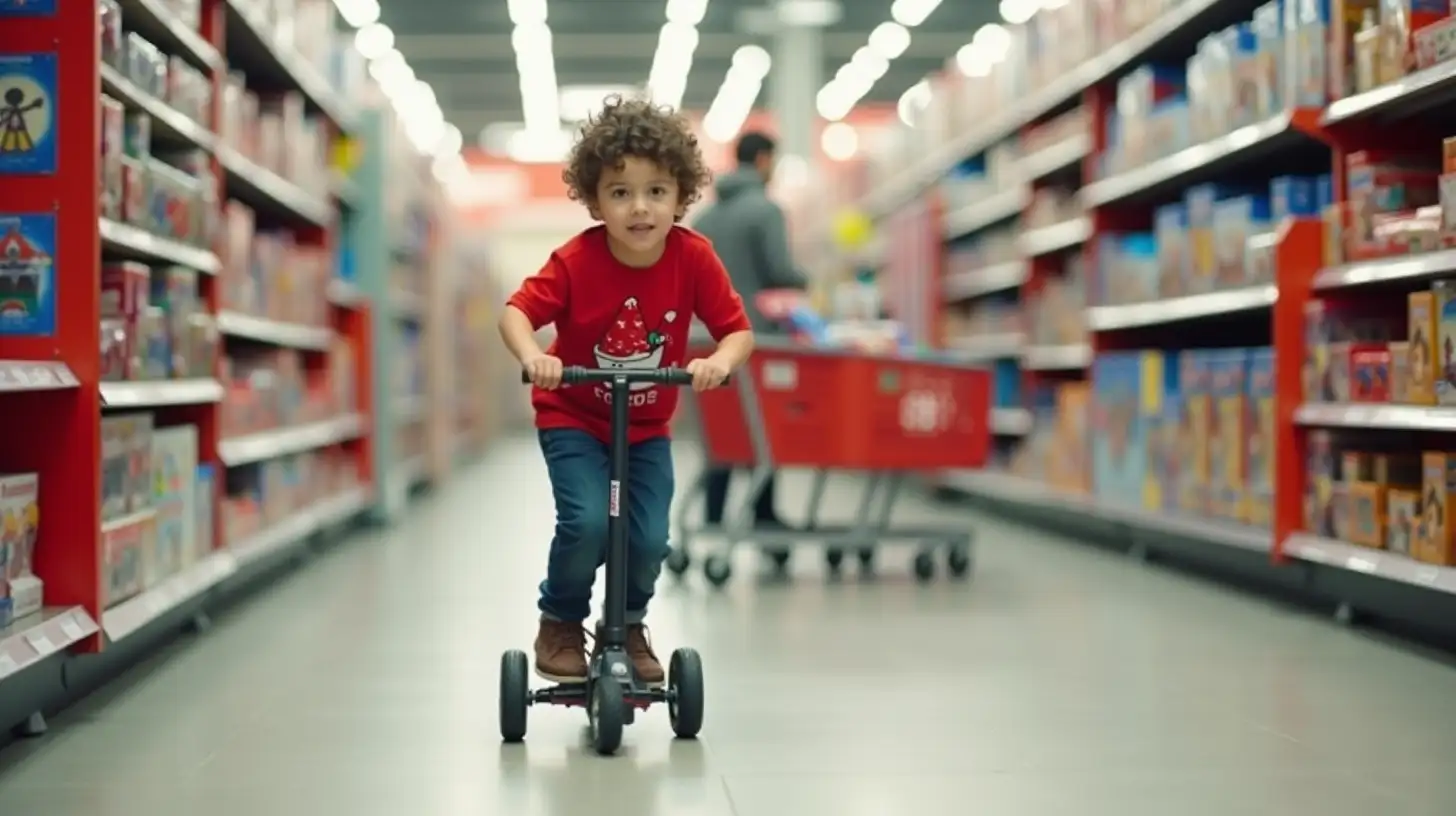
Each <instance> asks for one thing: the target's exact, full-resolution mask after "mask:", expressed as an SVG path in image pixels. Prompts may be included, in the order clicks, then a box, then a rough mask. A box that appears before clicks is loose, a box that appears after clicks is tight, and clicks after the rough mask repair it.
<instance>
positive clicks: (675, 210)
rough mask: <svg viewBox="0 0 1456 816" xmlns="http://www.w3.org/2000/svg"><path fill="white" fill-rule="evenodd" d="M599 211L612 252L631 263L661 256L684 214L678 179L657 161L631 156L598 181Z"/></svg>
mask: <svg viewBox="0 0 1456 816" xmlns="http://www.w3.org/2000/svg"><path fill="white" fill-rule="evenodd" d="M596 214H597V216H598V217H600V218H601V219H602V223H604V224H606V227H607V236H608V237H609V238H610V239H611V246H612V254H613V255H615V256H616V257H617V260H619V261H621V262H622V263H624V264H627V265H628V266H651V265H652V264H654V263H656V262H657V259H658V258H660V257H662V248H663V246H665V243H666V241H667V234H668V231H669V230H671V229H672V225H673V223H674V222H675V220H676V218H677V217H678V216H680V215H682V204H681V196H679V195H678V188H677V181H676V180H675V179H673V177H672V174H671V173H669V172H668V171H667V169H666V168H664V167H661V166H659V165H658V164H657V163H656V162H652V161H649V160H647V159H640V158H637V157H635V156H628V157H627V159H626V161H624V162H623V163H622V166H621V167H620V168H610V167H609V168H607V169H605V170H604V171H603V172H602V179H601V181H600V182H599V183H598V184H597V200H596Z"/></svg>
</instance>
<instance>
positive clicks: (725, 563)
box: [703, 555, 733, 587]
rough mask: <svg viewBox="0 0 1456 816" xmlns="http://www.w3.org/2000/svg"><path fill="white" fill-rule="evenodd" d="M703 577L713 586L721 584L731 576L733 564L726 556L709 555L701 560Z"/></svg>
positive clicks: (726, 581)
mask: <svg viewBox="0 0 1456 816" xmlns="http://www.w3.org/2000/svg"><path fill="white" fill-rule="evenodd" d="M703 577H704V578H707V579H708V583H710V584H712V585H713V586H715V587H720V586H723V585H724V584H726V583H728V579H729V578H731V577H733V564H732V563H731V562H729V560H728V558H727V557H726V556H722V555H710V556H708V559H707V560H706V561H704V562H703Z"/></svg>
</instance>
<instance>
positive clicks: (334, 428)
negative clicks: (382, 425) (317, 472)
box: [217, 414, 364, 467]
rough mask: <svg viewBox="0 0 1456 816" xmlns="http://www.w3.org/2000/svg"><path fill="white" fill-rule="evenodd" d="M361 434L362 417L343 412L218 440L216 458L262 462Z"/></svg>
mask: <svg viewBox="0 0 1456 816" xmlns="http://www.w3.org/2000/svg"><path fill="white" fill-rule="evenodd" d="M363 434H364V417H363V416H362V415H360V414H346V415H344V416H341V417H337V418H335V419H326V420H323V421H322V422H311V423H309V424H307V425H298V426H295V427H292V428H280V429H278V430H274V431H260V432H258V433H253V434H248V435H247V436H238V437H233V438H232V439H224V440H222V441H220V442H218V445H217V453H218V458H219V459H221V460H222V463H223V464H224V465H226V466H227V467H237V466H239V465H249V464H252V463H254V462H264V461H267V460H269V459H276V458H278V457H280V456H288V455H290V454H294V453H303V452H305V451H312V450H318V449H320V448H327V447H329V446H330V445H337V444H338V443H340V442H348V441H349V440H351V439H357V438H359V437H360V436H362V435H363Z"/></svg>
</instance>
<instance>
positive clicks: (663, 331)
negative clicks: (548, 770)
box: [500, 97, 753, 685]
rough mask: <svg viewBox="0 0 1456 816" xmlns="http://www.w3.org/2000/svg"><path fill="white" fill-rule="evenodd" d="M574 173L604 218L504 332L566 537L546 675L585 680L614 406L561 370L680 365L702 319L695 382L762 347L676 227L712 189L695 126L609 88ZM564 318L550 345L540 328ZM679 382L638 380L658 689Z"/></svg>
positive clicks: (643, 546) (546, 274) (717, 277)
mask: <svg viewBox="0 0 1456 816" xmlns="http://www.w3.org/2000/svg"><path fill="white" fill-rule="evenodd" d="M563 177H564V179H565V181H566V183H567V186H568V187H569V188H570V194H571V197H572V199H573V200H575V201H579V202H581V203H582V204H584V205H586V208H587V211H588V212H589V213H591V216H592V218H593V219H595V220H597V221H599V222H601V223H600V225H597V226H593V227H592V228H590V229H588V230H586V231H585V232H583V233H581V234H580V235H578V236H576V237H575V238H572V239H571V240H570V241H567V242H566V244H565V245H563V246H562V247H561V248H559V249H557V250H556V251H555V252H553V253H551V258H550V260H548V261H547V262H546V265H545V267H543V268H542V269H541V271H540V272H538V273H537V274H536V275H535V276H533V277H531V278H528V279H527V280H526V281H525V282H524V283H522V284H521V288H520V289H519V290H518V291H517V292H516V293H515V294H514V295H512V296H511V298H510V300H509V301H507V306H506V308H505V313H504V314H503V315H501V320H500V332H501V337H502V338H503V339H504V340H505V344H506V346H507V347H508V348H509V349H510V351H511V353H512V354H514V355H515V356H516V359H517V360H519V361H520V362H521V366H522V367H523V368H524V369H525V371H526V372H527V373H528V374H529V376H530V378H531V382H532V383H533V384H534V386H535V387H534V388H533V389H532V393H531V404H532V406H533V407H534V408H535V410H536V427H537V429H538V435H539V437H540V441H541V452H542V454H543V455H544V456H545V458H546V470H547V473H548V475H549V477H550V479H551V491H552V494H553V496H554V497H555V501H556V535H555V537H554V538H553V539H552V540H551V553H550V557H549V559H548V561H547V566H546V580H545V581H543V582H542V583H541V599H540V602H539V608H540V610H541V624H540V630H539V632H538V634H537V635H536V673H537V674H539V675H540V676H542V677H544V678H546V679H547V680H551V681H554V682H558V683H579V682H583V681H585V680H586V676H587V656H586V633H585V630H584V628H583V622H584V621H585V620H586V618H587V616H588V615H589V614H590V612H591V596H592V585H593V584H594V583H595V580H596V572H597V568H598V567H599V566H601V565H602V564H603V563H604V561H605V558H606V550H607V498H608V474H607V469H608V459H607V456H608V448H607V445H608V442H609V439H610V436H609V424H610V415H609V410H610V409H609V404H608V399H609V398H610V396H611V393H610V390H609V389H608V387H607V386H606V385H604V384H603V385H596V386H577V387H572V388H560V389H559V390H558V387H559V386H560V385H561V373H562V367H563V366H586V367H589V368H605V367H625V368H645V369H651V368H669V367H680V366H683V362H684V353H685V351H686V345H687V340H688V326H689V324H690V323H691V322H692V318H693V317H694V316H696V317H697V318H698V319H699V320H700V321H702V322H703V324H704V325H705V326H706V327H707V329H708V331H709V332H710V333H711V334H712V335H713V339H714V340H716V341H717V348H716V350H715V351H714V352H713V354H712V355H711V356H709V357H705V358H701V359H696V360H692V361H689V362H687V364H686V366H685V367H686V369H687V370H688V371H689V372H691V373H692V375H693V390H694V391H705V390H708V389H710V388H716V387H718V386H719V385H721V384H722V383H723V382H724V380H725V379H727V377H728V374H729V372H731V371H733V369H735V368H737V367H738V366H740V365H741V364H742V363H743V361H744V360H745V359H747V357H748V354H749V352H750V351H752V349H753V333H752V331H751V330H750V329H749V322H748V317H747V315H746V314H745V312H744V309H743V302H742V300H741V299H740V298H739V297H738V293H737V292H735V291H734V290H733V286H732V284H730V283H729V281H728V273H727V272H726V271H725V270H724V268H723V264H722V263H721V262H720V261H719V260H718V256H717V254H716V253H714V251H713V247H712V245H711V244H710V243H709V242H708V240H707V239H706V238H703V237H702V236H701V235H698V234H697V233H695V232H693V231H691V230H689V229H687V228H685V227H681V226H678V225H677V224H678V221H680V220H681V219H682V217H683V213H684V212H686V210H687V208H688V206H689V205H691V204H692V203H693V202H694V201H696V200H697V199H698V197H699V196H700V195H701V194H702V192H703V190H704V188H705V187H706V186H707V184H708V182H709V173H708V171H707V169H706V168H705V167H704V164H703V156H702V152H701V151H700V150H699V148H698V142H697V139H696V137H694V136H693V133H692V130H691V128H690V126H689V125H688V123H687V122H686V121H685V120H684V119H683V118H682V117H680V116H678V115H676V114H674V113H672V112H671V111H669V110H667V109H665V108H660V107H656V106H654V105H652V104H651V103H650V102H646V101H637V100H623V99H622V98H620V97H612V98H610V99H608V100H607V103H606V107H605V108H604V109H603V110H602V112H601V113H600V115H598V116H596V117H594V118H592V119H590V120H589V121H588V122H587V123H586V124H585V125H583V126H582V128H581V132H580V134H579V136H578V140H577V143H576V145H575V147H574V148H573V149H572V152H571V159H570V162H569V165H568V168H567V170H566V171H565V173H564V174H563ZM548 323H554V324H555V325H556V340H555V342H553V343H552V344H551V347H550V348H549V349H547V350H545V351H542V350H541V348H540V346H539V345H537V343H536V341H535V338H534V334H535V332H536V330H537V329H540V328H541V327H542V326H544V325H546V324H548ZM677 399H678V397H677V390H676V389H675V388H669V387H658V386H655V385H649V384H646V383H642V384H638V385H634V386H633V391H632V402H631V407H630V415H631V428H630V430H629V434H628V435H629V442H630V446H631V450H630V459H629V461H630V464H629V476H628V479H629V481H628V490H627V499H628V503H627V517H628V531H629V532H628V539H629V550H630V558H629V565H628V571H629V576H628V579H627V623H628V624H629V629H628V634H627V650H628V654H629V655H630V657H631V659H632V663H633V666H634V667H635V668H636V670H637V673H638V675H639V677H640V678H641V680H642V681H643V682H645V683H649V684H653V685H660V684H662V682H663V681H664V679H665V678H664V673H663V670H662V664H661V663H660V662H659V661H658V659H657V655H656V654H655V653H654V652H653V649H652V646H651V644H650V643H649V641H648V637H647V631H646V629H645V627H644V626H643V623H642V621H643V617H644V616H645V614H646V611H647V603H648V601H650V600H651V599H652V594H653V591H654V588H655V585H656V583H657V576H658V574H659V573H660V572H661V570H662V562H663V559H665V558H666V557H667V553H668V549H669V548H668V543H667V537H668V509H669V506H670V505H671V503H672V493H673V468H672V451H671V444H670V442H669V441H668V422H669V421H670V420H671V418H672V415H673V411H674V409H676V407H677Z"/></svg>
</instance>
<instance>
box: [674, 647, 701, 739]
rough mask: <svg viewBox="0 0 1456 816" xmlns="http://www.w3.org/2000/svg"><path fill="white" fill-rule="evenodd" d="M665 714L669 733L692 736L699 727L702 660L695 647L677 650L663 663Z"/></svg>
mask: <svg viewBox="0 0 1456 816" xmlns="http://www.w3.org/2000/svg"><path fill="white" fill-rule="evenodd" d="M667 690H668V694H669V695H670V696H669V697H668V704H667V717H668V720H669V721H670V722H671V723H672V733H674V734H676V735H678V737H679V738H681V739H695V738H697V736H698V732H699V731H701V730H702V729H703V659H702V658H701V657H699V656H698V652H697V650H695V649H677V650H675V651H674V652H673V653H672V657H671V658H670V659H669V660H668V664H667Z"/></svg>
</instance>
